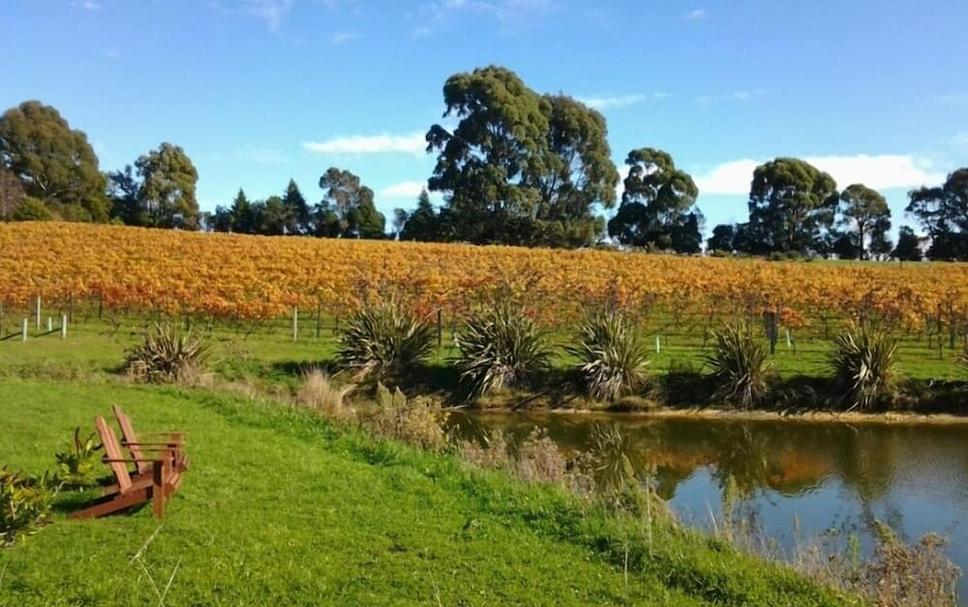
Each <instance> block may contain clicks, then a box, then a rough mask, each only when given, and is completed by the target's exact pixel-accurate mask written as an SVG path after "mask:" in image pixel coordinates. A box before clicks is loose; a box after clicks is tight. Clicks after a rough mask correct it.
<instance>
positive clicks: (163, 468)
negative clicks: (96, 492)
mask: <svg viewBox="0 0 968 607" xmlns="http://www.w3.org/2000/svg"><path fill="white" fill-rule="evenodd" d="M94 424H95V425H96V426H97V431H98V434H99V435H100V436H101V442H102V443H103V444H104V453H105V455H104V457H103V458H102V461H103V462H104V463H105V464H107V465H108V467H110V468H111V471H112V472H113V473H114V478H115V481H116V482H115V484H114V485H112V487H111V488H108V490H107V493H106V494H105V495H103V496H102V497H101V498H100V499H98V500H96V501H95V502H94V503H92V504H91V505H89V506H87V507H86V508H83V509H82V510H78V511H76V512H74V513H72V514H71V518H78V519H85V518H96V517H99V516H106V515H108V514H112V513H114V512H118V511H119V510H124V509H126V508H131V507H133V506H137V505H139V504H144V503H146V502H148V501H151V505H152V512H153V514H154V516H155V518H164V517H165V505H166V502H167V501H168V499H169V498H170V497H171V495H172V494H173V493H174V492H175V491H176V490H177V489H178V487H179V486H180V485H181V471H180V470H178V469H176V468H175V467H174V466H173V463H174V461H175V455H174V452H173V449H172V448H170V447H163V448H158V447H150V448H148V447H145V446H144V445H141V447H142V449H141V454H142V457H140V458H125V457H124V456H123V454H122V452H121V445H120V443H118V438H117V436H116V435H115V434H114V430H113V429H112V428H111V426H109V425H108V424H107V422H106V421H104V418H103V417H101V416H98V417H97V418H95V420H94ZM141 462H144V463H146V464H147V465H148V467H147V468H146V469H145V470H146V472H145V473H144V474H135V475H134V476H132V475H131V473H130V472H129V471H128V464H130V463H134V464H136V465H137V464H139V463H141Z"/></svg>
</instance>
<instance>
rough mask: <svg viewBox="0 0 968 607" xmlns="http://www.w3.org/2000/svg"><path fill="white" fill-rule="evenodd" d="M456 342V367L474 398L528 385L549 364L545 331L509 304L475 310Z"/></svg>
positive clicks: (462, 381)
mask: <svg viewBox="0 0 968 607" xmlns="http://www.w3.org/2000/svg"><path fill="white" fill-rule="evenodd" d="M456 342H457V349H458V355H457V370H458V372H459V374H460V380H461V383H463V384H464V385H465V386H466V387H467V388H468V392H469V394H470V396H471V398H474V397H477V396H481V395H483V394H486V393H488V392H490V391H492V390H498V389H500V388H504V387H511V386H521V385H525V384H526V383H528V382H530V381H532V380H533V379H534V377H535V375H536V374H537V373H539V372H541V371H544V370H546V369H548V367H549V366H550V361H551V349H550V347H549V346H548V344H547V340H546V338H545V334H544V332H543V331H541V330H540V329H539V328H538V326H537V324H535V322H534V321H533V320H532V319H530V318H528V317H527V316H526V315H525V314H524V312H523V310H521V309H520V308H517V307H514V306H512V305H510V304H505V303H502V304H497V305H496V306H494V307H492V308H488V309H485V310H483V311H480V312H478V313H476V314H474V315H473V316H472V317H471V318H470V319H468V320H467V322H465V323H464V327H463V329H462V330H461V331H460V332H459V333H458V334H457V336H456Z"/></svg>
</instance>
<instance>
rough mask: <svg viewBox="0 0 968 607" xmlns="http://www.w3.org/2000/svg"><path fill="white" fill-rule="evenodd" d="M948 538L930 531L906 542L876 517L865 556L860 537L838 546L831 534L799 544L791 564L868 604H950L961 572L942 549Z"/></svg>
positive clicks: (950, 606)
mask: <svg viewBox="0 0 968 607" xmlns="http://www.w3.org/2000/svg"><path fill="white" fill-rule="evenodd" d="M947 543H948V542H947V540H946V539H945V538H943V537H941V536H939V535H937V534H933V533H928V534H925V535H923V536H921V538H920V539H918V540H917V541H915V542H912V543H910V544H907V543H905V542H904V541H902V540H901V539H900V538H898V537H897V535H895V534H894V532H893V531H892V530H891V528H890V527H888V526H887V525H885V524H883V523H880V522H878V521H875V543H874V549H873V553H872V554H871V555H870V556H869V557H867V558H863V556H862V555H861V550H860V545H859V541H858V540H857V538H856V537H853V536H852V537H850V538H848V541H847V542H846V544H845V545H844V547H842V548H840V547H838V546H836V545H832V543H831V542H830V541H829V540H828V541H812V542H809V543H807V544H806V545H805V546H801V547H799V548H798V549H797V551H796V554H795V555H794V558H793V561H792V563H791V565H792V566H793V567H794V568H795V569H797V570H799V571H800V572H802V573H804V574H806V575H808V576H809V577H812V578H813V579H815V580H817V581H819V582H820V583H822V584H827V585H829V586H833V587H835V588H840V589H842V590H845V591H847V592H850V593H852V594H855V595H859V596H861V597H862V598H864V599H865V600H866V601H868V602H869V603H870V604H871V605H878V606H883V607H944V606H948V607H954V606H955V605H956V604H957V592H956V583H957V581H958V578H959V577H960V575H961V572H960V570H959V569H958V567H957V566H956V565H955V564H954V563H952V562H951V561H950V560H949V559H948V557H947V555H946V554H945V548H946V546H947ZM765 556H767V557H770V556H772V555H768V554H767V555H765ZM774 558H775V557H774Z"/></svg>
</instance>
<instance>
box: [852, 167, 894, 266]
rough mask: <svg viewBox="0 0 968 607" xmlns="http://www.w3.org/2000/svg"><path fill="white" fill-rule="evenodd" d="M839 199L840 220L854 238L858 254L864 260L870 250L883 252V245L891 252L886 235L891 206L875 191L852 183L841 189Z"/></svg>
mask: <svg viewBox="0 0 968 607" xmlns="http://www.w3.org/2000/svg"><path fill="white" fill-rule="evenodd" d="M840 201H841V210H840V212H841V221H840V223H841V225H842V226H843V227H845V228H846V229H847V231H848V233H849V234H851V235H852V236H853V237H854V240H853V243H854V245H855V246H856V248H857V250H858V251H857V252H858V256H859V257H860V258H862V259H867V257H868V255H869V254H870V253H871V252H873V253H875V254H881V253H885V252H886V251H884V249H885V245H887V246H886V248H887V251H890V246H889V244H888V243H887V237H886V234H887V231H888V230H890V229H891V209H890V208H889V207H888V206H887V199H886V198H884V196H882V195H881V194H880V192H878V191H877V190H872V189H871V188H869V187H867V186H865V185H863V184H861V183H855V184H853V185H850V186H847V188H846V189H845V190H844V191H843V192H841V194H840ZM872 248H873V249H876V250H875V251H872V250H871V249H872Z"/></svg>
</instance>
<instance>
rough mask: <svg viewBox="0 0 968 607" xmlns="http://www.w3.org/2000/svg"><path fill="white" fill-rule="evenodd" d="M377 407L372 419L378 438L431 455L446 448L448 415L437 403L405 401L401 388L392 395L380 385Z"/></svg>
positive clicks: (425, 399) (416, 400)
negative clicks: (400, 442) (445, 426)
mask: <svg viewBox="0 0 968 607" xmlns="http://www.w3.org/2000/svg"><path fill="white" fill-rule="evenodd" d="M377 403H378V405H379V406H378V408H377V412H376V414H374V416H373V417H372V418H371V424H372V428H373V430H375V431H376V433H377V434H380V435H381V436H384V437H387V438H393V439H397V440H401V441H403V442H406V443H410V444H412V445H416V446H418V447H421V448H423V449H429V450H431V451H440V450H443V449H444V447H446V446H447V434H446V432H444V424H445V423H446V422H447V418H448V417H449V414H448V413H447V412H446V411H444V410H443V409H442V408H441V406H440V403H438V402H437V401H435V400H433V399H430V398H425V397H420V398H412V399H407V397H406V396H404V394H403V392H401V391H400V388H396V389H395V390H394V391H393V392H392V393H391V392H390V390H388V389H387V387H386V386H384V385H383V384H382V383H380V384H377Z"/></svg>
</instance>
